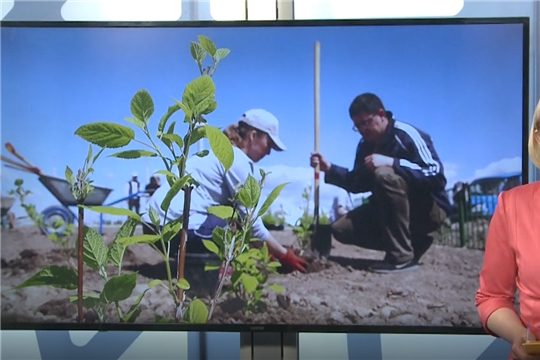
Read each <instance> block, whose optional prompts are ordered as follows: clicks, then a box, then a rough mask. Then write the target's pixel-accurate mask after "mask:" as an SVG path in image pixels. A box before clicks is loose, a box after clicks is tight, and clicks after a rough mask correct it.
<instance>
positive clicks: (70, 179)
mask: <svg viewBox="0 0 540 360" xmlns="http://www.w3.org/2000/svg"><path fill="white" fill-rule="evenodd" d="M64 176H65V177H66V181H67V182H68V183H70V184H73V182H74V181H75V178H74V177H73V171H72V170H71V169H70V167H69V166H66V170H65V173H64Z"/></svg>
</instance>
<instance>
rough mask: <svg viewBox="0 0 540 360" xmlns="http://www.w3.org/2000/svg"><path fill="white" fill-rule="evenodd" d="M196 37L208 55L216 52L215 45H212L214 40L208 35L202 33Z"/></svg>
mask: <svg viewBox="0 0 540 360" xmlns="http://www.w3.org/2000/svg"><path fill="white" fill-rule="evenodd" d="M197 39H198V40H199V43H200V44H201V46H202V48H203V49H204V50H205V51H206V52H207V53H208V54H209V55H210V56H212V57H213V56H214V55H215V54H216V45H214V42H213V41H212V40H210V39H209V38H208V37H206V36H204V35H199V36H197Z"/></svg>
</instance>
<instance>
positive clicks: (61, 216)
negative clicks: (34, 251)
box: [40, 206, 75, 236]
mask: <svg viewBox="0 0 540 360" xmlns="http://www.w3.org/2000/svg"><path fill="white" fill-rule="evenodd" d="M41 214H42V215H43V221H42V224H41V226H40V229H41V232H43V234H45V235H50V234H54V233H56V235H57V236H61V235H63V234H65V232H66V230H67V229H68V226H69V225H70V224H72V223H73V221H74V220H75V219H74V216H73V214H72V213H71V211H69V210H68V209H66V208H64V207H61V206H49V207H48V208H46V209H45V210H43V211H42V212H41Z"/></svg>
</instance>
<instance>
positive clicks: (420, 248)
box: [414, 236, 433, 262]
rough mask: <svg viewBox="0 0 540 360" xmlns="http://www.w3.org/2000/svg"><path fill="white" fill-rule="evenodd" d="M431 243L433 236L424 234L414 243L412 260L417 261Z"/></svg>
mask: <svg viewBox="0 0 540 360" xmlns="http://www.w3.org/2000/svg"><path fill="white" fill-rule="evenodd" d="M431 245H433V238H432V237H431V236H426V237H425V238H424V239H422V240H421V241H419V242H418V243H416V244H414V260H415V261H416V262H419V261H420V259H421V258H422V256H424V254H425V253H426V252H427V251H428V250H429V248H430V247H431Z"/></svg>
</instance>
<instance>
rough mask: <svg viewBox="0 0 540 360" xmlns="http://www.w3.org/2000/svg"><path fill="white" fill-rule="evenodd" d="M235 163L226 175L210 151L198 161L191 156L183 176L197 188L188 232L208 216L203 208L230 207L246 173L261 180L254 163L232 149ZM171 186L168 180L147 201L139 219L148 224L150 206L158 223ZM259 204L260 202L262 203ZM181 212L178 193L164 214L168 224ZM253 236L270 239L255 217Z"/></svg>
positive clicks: (192, 199)
mask: <svg viewBox="0 0 540 360" xmlns="http://www.w3.org/2000/svg"><path fill="white" fill-rule="evenodd" d="M233 152H234V161H233V164H232V166H231V168H230V169H229V170H228V171H227V172H225V168H224V167H223V165H221V163H220V162H219V160H218V159H217V157H216V156H215V155H214V154H213V153H212V152H210V154H208V155H207V156H205V157H203V158H200V157H197V156H193V157H190V158H188V159H187V161H186V174H191V176H192V177H193V179H195V180H196V181H197V182H198V183H199V184H200V185H199V186H198V187H194V188H193V191H192V193H191V207H190V214H189V227H188V230H197V229H198V228H199V227H200V226H201V225H202V223H203V222H204V220H205V219H206V217H207V216H208V213H207V211H206V209H208V208H209V207H210V206H216V205H230V203H229V199H231V198H232V197H233V196H234V194H235V189H236V188H237V187H238V185H239V184H243V183H244V182H245V181H246V179H247V177H248V174H250V175H251V176H253V177H254V178H255V179H259V178H260V173H259V170H258V168H256V166H255V164H254V163H253V161H252V160H251V159H250V158H249V157H248V156H247V155H246V154H245V153H244V152H243V151H242V150H240V149H239V148H237V147H236V146H233ZM169 189H170V186H169V183H168V182H167V181H165V182H164V183H163V185H161V186H160V187H159V188H158V189H157V190H156V192H154V194H153V195H152V197H151V198H150V199H149V201H148V203H147V205H146V207H145V210H144V215H143V216H142V220H143V221H144V222H147V223H151V220H150V216H149V215H148V214H149V207H150V206H151V207H153V208H154V209H155V210H157V212H158V213H159V216H160V220H161V223H163V217H164V216H165V212H164V211H163V210H161V202H162V201H163V199H164V198H165V195H166V194H167V192H168V191H169ZM261 203H262V201H261ZM260 205H261V204H259V206H260ZM183 209H184V192H183V191H181V190H180V191H179V192H178V194H177V195H176V196H175V197H174V198H173V200H172V201H171V204H170V206H169V211H168V212H167V221H171V220H173V219H177V218H179V217H180V216H182V211H183ZM238 211H239V212H240V214H241V215H242V216H245V209H244V208H243V207H240V206H239V207H238ZM253 235H254V236H255V237H256V238H258V239H260V240H266V239H268V238H269V237H270V232H269V231H268V230H267V229H266V227H265V226H264V224H263V222H262V219H261V218H258V219H257V221H256V222H255V223H254V224H253Z"/></svg>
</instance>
